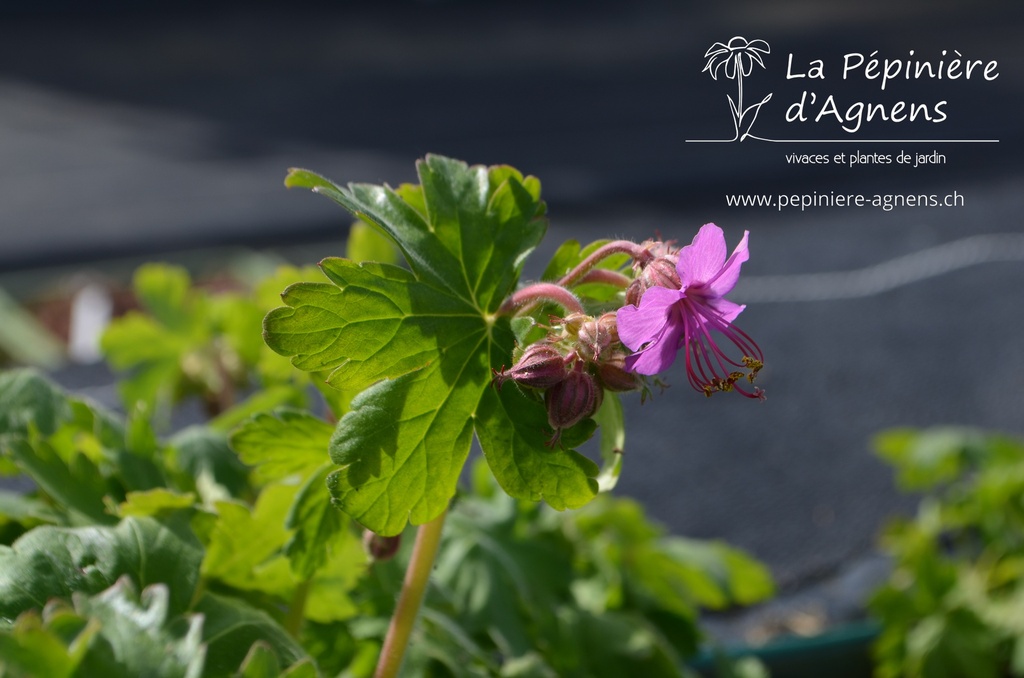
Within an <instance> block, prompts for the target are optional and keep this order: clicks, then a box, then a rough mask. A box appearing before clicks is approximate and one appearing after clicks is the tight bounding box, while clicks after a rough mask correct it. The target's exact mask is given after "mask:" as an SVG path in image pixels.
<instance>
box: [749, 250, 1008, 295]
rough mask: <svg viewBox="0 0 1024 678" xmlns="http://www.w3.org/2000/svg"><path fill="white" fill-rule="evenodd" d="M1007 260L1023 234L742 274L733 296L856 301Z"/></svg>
mask: <svg viewBox="0 0 1024 678" xmlns="http://www.w3.org/2000/svg"><path fill="white" fill-rule="evenodd" d="M1007 261H1024V234H1020V233H990V234H987V235H975V236H970V237H967V238H961V239H960V240H954V241H952V242H948V243H945V244H942V245H937V246H935V247H929V248H927V249H924V250H920V251H918V252H913V253H912V254H907V255H904V256H902V257H897V258H895V259H890V260H888V261H883V262H882V263H880V264H875V265H873V266H867V267H865V268H860V269H856V270H853V271H833V272H829V273H804V274H796V275H764V276H746V277H743V278H740V280H739V284H738V285H737V286H736V291H735V294H734V295H733V298H734V300H736V301H738V302H758V303H765V302H794V301H836V300H839V299H862V298H864V297H871V296H875V295H877V294H881V293H883V292H888V291H889V290H894V289H896V288H898V287H903V286H904V285H909V284H911V283H915V282H919V281H921V280H926V279H927V278H934V277H936V276H940V275H944V274H946V273H951V272H953V271H956V270H959V269H963V268H967V267H969V266H976V265H978V264H988V263H995V262H1007Z"/></svg>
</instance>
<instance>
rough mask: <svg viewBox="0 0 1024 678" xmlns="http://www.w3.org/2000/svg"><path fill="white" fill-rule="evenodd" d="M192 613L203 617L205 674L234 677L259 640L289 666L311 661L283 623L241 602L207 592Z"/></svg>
mask: <svg viewBox="0 0 1024 678" xmlns="http://www.w3.org/2000/svg"><path fill="white" fill-rule="evenodd" d="M192 611H193V612H195V613H197V614H201V615H203V643H204V644H206V668H205V673H204V675H207V676H229V675H233V674H234V673H235V672H236V671H237V670H238V668H239V666H241V664H242V662H243V661H244V660H245V657H246V655H247V654H248V653H249V650H250V649H251V648H252V646H253V643H256V642H258V641H262V642H264V643H266V644H267V645H269V647H270V648H271V649H273V651H274V653H275V654H276V655H277V658H278V660H279V661H280V662H281V664H283V665H285V666H290V665H292V664H295V663H297V662H301V661H303V660H305V659H307V656H306V653H305V652H304V651H303V649H302V647H301V646H300V645H299V644H298V643H297V642H296V641H295V639H293V638H292V637H291V636H290V635H288V632H287V631H285V630H284V629H283V628H282V627H281V625H280V624H278V623H277V622H275V621H274V620H273V619H271V618H270V617H269V616H268V615H267V614H266V613H265V612H262V611H260V610H257V609H255V608H253V607H251V606H250V605H248V604H246V603H245V602H244V601H242V600H241V599H238V598H229V597H227V596H220V595H217V594H215V593H209V592H207V593H204V594H203V596H202V598H200V599H199V602H198V603H197V604H196V605H195V606H194V608H193V609H192ZM301 673H302V672H301V671H300V673H299V675H301Z"/></svg>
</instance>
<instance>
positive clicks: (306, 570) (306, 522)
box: [284, 464, 348, 581]
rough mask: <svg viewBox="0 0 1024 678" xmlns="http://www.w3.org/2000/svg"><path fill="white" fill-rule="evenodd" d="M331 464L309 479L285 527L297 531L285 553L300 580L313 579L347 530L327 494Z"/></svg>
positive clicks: (341, 514)
mask: <svg viewBox="0 0 1024 678" xmlns="http://www.w3.org/2000/svg"><path fill="white" fill-rule="evenodd" d="M329 473H330V465H329V464H323V465H322V466H321V468H320V469H319V470H317V471H316V472H315V473H313V474H312V475H310V476H309V478H308V479H307V480H306V482H305V483H304V484H303V486H302V488H301V489H299V493H298V494H297V495H296V497H295V501H294V503H293V504H292V507H291V509H290V510H289V511H288V518H287V519H286V521H285V527H287V528H288V529H289V530H295V532H294V534H292V536H291V538H290V539H289V540H288V543H287V544H285V548H284V553H285V555H287V556H288V560H289V561H290V563H291V568H292V572H294V573H295V576H296V577H298V578H299V580H300V581H305V580H306V579H309V578H311V577H312V576H313V573H314V572H316V570H317V569H319V568H320V567H321V566H322V565H323V564H324V563H325V562H326V561H327V558H328V556H329V551H328V548H330V545H331V542H332V541H333V540H334V538H335V537H336V536H337V535H338V534H339V533H341V531H342V530H345V529H346V526H347V524H348V518H347V517H346V516H345V514H343V513H342V512H341V511H339V510H338V509H337V508H335V507H334V506H333V505H332V504H331V495H330V493H329V492H328V491H327V476H328V474H329Z"/></svg>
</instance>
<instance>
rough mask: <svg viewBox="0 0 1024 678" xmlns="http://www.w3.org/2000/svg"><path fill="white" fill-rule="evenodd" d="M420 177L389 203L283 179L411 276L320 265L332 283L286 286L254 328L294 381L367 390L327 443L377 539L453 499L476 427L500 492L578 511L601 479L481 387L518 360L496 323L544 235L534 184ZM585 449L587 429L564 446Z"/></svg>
mask: <svg viewBox="0 0 1024 678" xmlns="http://www.w3.org/2000/svg"><path fill="white" fill-rule="evenodd" d="M417 168H418V171H419V176H420V185H419V186H410V185H405V186H402V187H400V188H399V189H398V190H393V189H391V188H388V187H386V186H385V187H380V186H368V185H362V184H353V185H350V186H348V187H347V188H342V187H340V186H337V185H335V184H333V183H331V182H330V181H328V180H326V179H324V178H323V177H320V176H317V175H315V174H313V173H311V172H307V171H304V170H293V171H292V172H290V173H289V175H288V178H287V179H286V185H288V186H303V187H307V188H311V189H313V190H315V191H316V192H318V193H322V194H324V195H326V196H328V197H330V198H331V199H333V200H334V201H336V202H338V203H339V204H341V205H342V206H344V207H345V208H346V209H348V210H349V211H351V212H352V213H353V214H355V215H356V216H357V217H358V218H359V219H361V220H363V221H364V222H366V223H369V224H372V225H374V226H375V227H377V228H379V229H380V230H381V231H382V232H383V233H385V234H387V235H388V237H390V238H391V239H392V240H393V241H394V242H395V243H396V244H397V246H398V247H399V249H400V250H401V251H402V253H403V255H404V257H405V259H406V261H407V262H408V264H409V267H410V269H411V272H407V271H405V270H403V269H399V268H396V267H393V266H387V265H381V264H366V263H364V264H356V263H354V262H351V261H347V260H343V259H326V260H324V261H323V262H322V264H321V268H322V270H323V271H324V273H325V274H326V275H327V277H328V279H329V280H330V283H300V284H297V285H293V286H291V287H289V288H288V289H287V290H286V291H285V294H284V295H283V299H284V301H285V303H286V306H285V307H282V308H279V309H275V310H274V311H271V313H270V314H269V315H268V316H267V318H266V319H265V321H264V335H265V338H266V341H267V344H268V345H269V346H270V347H271V348H272V349H274V350H275V351H277V352H279V353H281V354H282V355H286V356H289V357H291V359H292V363H293V364H294V365H295V366H296V367H299V368H301V369H303V370H308V371H319V370H331V374H330V376H329V378H328V381H329V383H331V384H332V385H334V386H337V387H340V388H344V389H353V390H355V389H362V392H361V393H360V395H358V396H357V397H356V398H355V399H353V400H352V403H351V408H350V411H349V412H348V413H347V414H346V415H345V416H344V417H343V418H342V419H341V421H340V422H339V424H338V427H337V429H336V431H335V434H334V436H333V438H332V440H331V447H330V449H331V457H332V459H333V460H334V462H335V463H336V464H338V465H339V466H341V468H340V469H338V470H337V471H335V472H334V473H333V474H331V475H330V476H329V479H328V482H329V486H330V488H331V493H332V496H333V499H334V501H335V502H336V503H337V504H338V505H339V506H340V507H341V508H342V509H344V510H345V511H346V512H347V513H349V514H350V515H351V516H353V517H354V518H355V519H356V520H358V521H360V522H361V523H363V524H364V525H366V526H367V527H369V528H371V529H372V530H374V531H375V532H378V533H380V534H383V535H394V534H397V533H399V532H401V531H402V529H403V528H404V526H405V525H406V523H407V522H409V521H411V522H413V523H423V522H426V521H428V520H430V519H432V518H434V517H435V516H437V515H438V514H439V513H440V512H441V511H443V510H444V508H445V507H446V506H447V504H448V501H449V499H450V498H451V496H452V495H453V494H454V491H455V484H456V481H457V479H458V477H459V474H460V472H461V469H462V466H463V465H464V463H465V460H466V457H467V455H468V452H469V445H470V442H471V440H472V436H473V432H474V429H475V430H476V434H477V436H478V438H479V440H480V442H481V446H482V447H483V448H484V451H485V454H487V458H488V461H489V463H491V464H492V468H494V470H495V474H496V475H497V476H498V477H499V481H501V484H502V486H503V487H504V488H505V489H506V491H508V492H510V493H512V494H513V495H514V496H518V497H523V498H531V499H534V500H536V499H545V500H547V501H549V502H550V503H551V504H552V505H553V506H555V507H558V508H567V507H572V506H580V505H582V504H584V503H586V502H587V501H588V500H589V499H590V498H592V497H593V496H594V494H595V493H596V491H597V484H596V482H595V481H594V477H595V476H596V475H597V468H596V466H594V464H593V463H592V462H590V461H589V460H587V459H585V458H584V457H582V456H580V455H578V454H576V453H575V452H572V451H569V450H549V449H547V448H546V446H545V443H546V442H547V440H548V438H549V437H550V435H551V432H550V428H549V427H548V425H547V417H546V413H545V411H544V407H543V405H542V404H541V403H540V402H539V401H536V400H530V399H527V398H525V397H523V396H521V395H520V396H519V398H518V399H516V398H515V396H508V397H500V398H499V397H498V396H495V395H494V394H493V393H492V392H491V390H490V389H489V388H488V384H489V383H490V381H491V370H492V369H500V368H501V366H502V365H507V364H508V361H509V360H510V358H511V355H512V349H513V346H514V340H513V335H512V332H511V331H510V329H509V321H508V319H507V318H495V317H494V315H493V313H494V312H495V311H496V310H497V308H498V306H499V305H500V304H501V302H502V300H503V299H504V298H505V297H506V295H508V294H509V293H510V292H511V291H512V289H513V288H514V287H515V284H516V282H517V280H518V276H519V272H520V270H521V267H522V263H523V260H524V259H525V257H526V256H527V254H529V252H530V251H532V249H533V248H534V246H535V245H536V244H537V243H538V242H539V240H540V238H541V237H542V235H543V233H544V229H545V220H544V219H543V214H544V207H543V203H541V202H540V198H539V196H540V184H539V182H538V181H537V180H536V179H534V178H532V177H523V176H522V175H521V174H520V173H519V172H517V171H516V170H514V169H512V168H508V167H492V168H489V169H488V168H484V167H480V166H474V167H469V166H467V165H466V164H464V163H461V162H459V161H455V160H450V159H447V158H442V157H440V156H428V157H427V158H426V159H425V160H423V161H421V162H420V163H418V165H417ZM512 390H513V389H509V391H510V392H511V391H512ZM519 417H524V418H525V420H527V421H529V422H530V424H529V426H530V429H529V430H528V429H527V425H524V424H520V423H517V422H516V421H515V420H516V419H517V418H519ZM510 423H513V424H516V425H517V428H516V430H515V431H514V432H513V433H511V434H508V433H507V431H504V430H503V429H507V428H508V427H509V425H510ZM589 426H590V428H589V429H588V430H589V431H591V432H592V430H593V424H590V425H589ZM577 434H579V435H577ZM587 436H588V433H587V432H586V431H584V429H583V428H581V429H580V430H579V431H576V432H573V433H572V434H570V435H567V436H566V437H565V439H566V440H569V441H575V440H576V438H579V439H581V440H582V439H584V438H586V437H587Z"/></svg>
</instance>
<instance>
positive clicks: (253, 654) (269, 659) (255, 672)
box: [238, 640, 281, 678]
mask: <svg viewBox="0 0 1024 678" xmlns="http://www.w3.org/2000/svg"><path fill="white" fill-rule="evenodd" d="M238 675H239V678H278V677H279V676H280V675H281V664H280V663H279V662H278V661H277V655H276V654H274V650H273V648H271V647H270V645H268V644H267V643H265V642H263V641H261V640H258V641H256V642H255V643H253V645H252V647H251V648H249V654H247V655H245V660H243V661H242V666H241V667H240V668H239V670H238Z"/></svg>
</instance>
